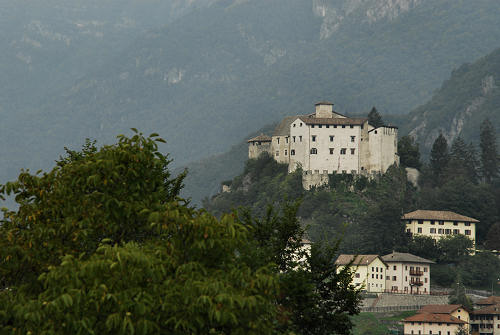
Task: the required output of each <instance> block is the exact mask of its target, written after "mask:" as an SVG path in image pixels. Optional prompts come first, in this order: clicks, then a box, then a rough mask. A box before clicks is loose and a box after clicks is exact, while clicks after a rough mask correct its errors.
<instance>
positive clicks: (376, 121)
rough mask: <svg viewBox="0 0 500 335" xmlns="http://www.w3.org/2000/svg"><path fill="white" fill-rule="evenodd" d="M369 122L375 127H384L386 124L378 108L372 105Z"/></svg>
mask: <svg viewBox="0 0 500 335" xmlns="http://www.w3.org/2000/svg"><path fill="white" fill-rule="evenodd" d="M368 123H369V124H371V125H372V126H374V127H375V128H378V127H382V126H383V125H384V121H383V120H382V116H381V115H380V113H379V112H378V110H377V108H375V107H372V109H371V110H370V113H368Z"/></svg>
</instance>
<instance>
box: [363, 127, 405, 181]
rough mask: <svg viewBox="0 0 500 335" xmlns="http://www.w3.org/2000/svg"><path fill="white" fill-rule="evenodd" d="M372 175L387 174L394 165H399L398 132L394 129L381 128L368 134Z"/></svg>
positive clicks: (369, 168) (369, 165) (369, 166)
mask: <svg viewBox="0 0 500 335" xmlns="http://www.w3.org/2000/svg"><path fill="white" fill-rule="evenodd" d="M368 137H369V138H368V141H369V152H370V156H369V157H370V159H369V164H368V171H369V172H370V173H374V172H375V173H385V172H386V171H387V169H388V168H389V167H390V166H391V165H393V164H394V163H396V164H399V156H398V155H397V152H398V130H397V128H393V127H379V128H376V129H372V130H370V131H369V133H368Z"/></svg>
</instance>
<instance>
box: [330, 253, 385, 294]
mask: <svg viewBox="0 0 500 335" xmlns="http://www.w3.org/2000/svg"><path fill="white" fill-rule="evenodd" d="M351 262H352V264H351V266H352V267H353V272H354V276H353V284H354V285H356V287H363V288H364V289H365V290H366V291H367V292H371V293H382V292H384V291H385V270H386V266H387V265H386V264H385V263H384V261H383V260H382V259H381V258H380V257H379V256H378V255H357V256H356V255H345V254H342V255H340V256H339V257H338V258H337V260H336V261H335V264H337V265H338V270H337V271H341V270H342V269H343V268H344V267H345V266H346V265H348V264H350V263H351Z"/></svg>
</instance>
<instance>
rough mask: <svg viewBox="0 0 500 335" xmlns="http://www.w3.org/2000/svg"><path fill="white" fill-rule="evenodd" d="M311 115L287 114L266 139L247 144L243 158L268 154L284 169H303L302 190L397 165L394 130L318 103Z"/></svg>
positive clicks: (263, 136) (373, 173) (330, 105)
mask: <svg viewBox="0 0 500 335" xmlns="http://www.w3.org/2000/svg"><path fill="white" fill-rule="evenodd" d="M315 106H316V110H315V112H314V113H312V114H307V115H296V116H289V117H286V118H284V119H283V121H281V123H280V124H279V125H278V126H277V127H276V129H275V130H274V133H273V135H272V137H269V136H265V135H260V136H257V137H254V138H252V139H250V140H248V144H249V147H248V157H249V158H257V157H258V156H259V155H260V154H261V153H262V152H268V153H269V154H270V155H272V157H274V159H275V160H276V161H277V162H279V163H284V164H288V171H289V172H293V171H295V170H296V169H297V168H298V167H301V168H302V170H303V173H304V175H303V183H304V187H305V188H306V189H309V188H310V187H311V186H318V185H322V184H325V183H327V182H328V174H333V173H340V174H341V173H346V174H362V175H366V176H370V175H375V174H380V173H385V172H386V171H387V169H388V168H389V166H391V165H393V164H399V156H398V154H397V148H398V143H397V138H398V130H397V127H393V126H382V127H378V128H375V127H373V126H372V125H370V124H369V123H368V118H350V117H347V116H344V115H342V114H339V113H337V112H335V111H334V110H333V104H332V103H329V102H319V103H317V104H316V105H315Z"/></svg>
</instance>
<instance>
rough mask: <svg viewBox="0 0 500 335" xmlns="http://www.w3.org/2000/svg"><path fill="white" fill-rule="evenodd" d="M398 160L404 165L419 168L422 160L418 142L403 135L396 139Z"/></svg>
mask: <svg viewBox="0 0 500 335" xmlns="http://www.w3.org/2000/svg"><path fill="white" fill-rule="evenodd" d="M398 155H399V162H400V164H401V165H403V166H405V167H411V168H415V169H420V167H421V166H422V162H421V161H420V151H419V149H418V143H416V142H415V139H414V138H413V137H411V136H408V135H407V136H403V137H401V138H400V139H399V141H398Z"/></svg>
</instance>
